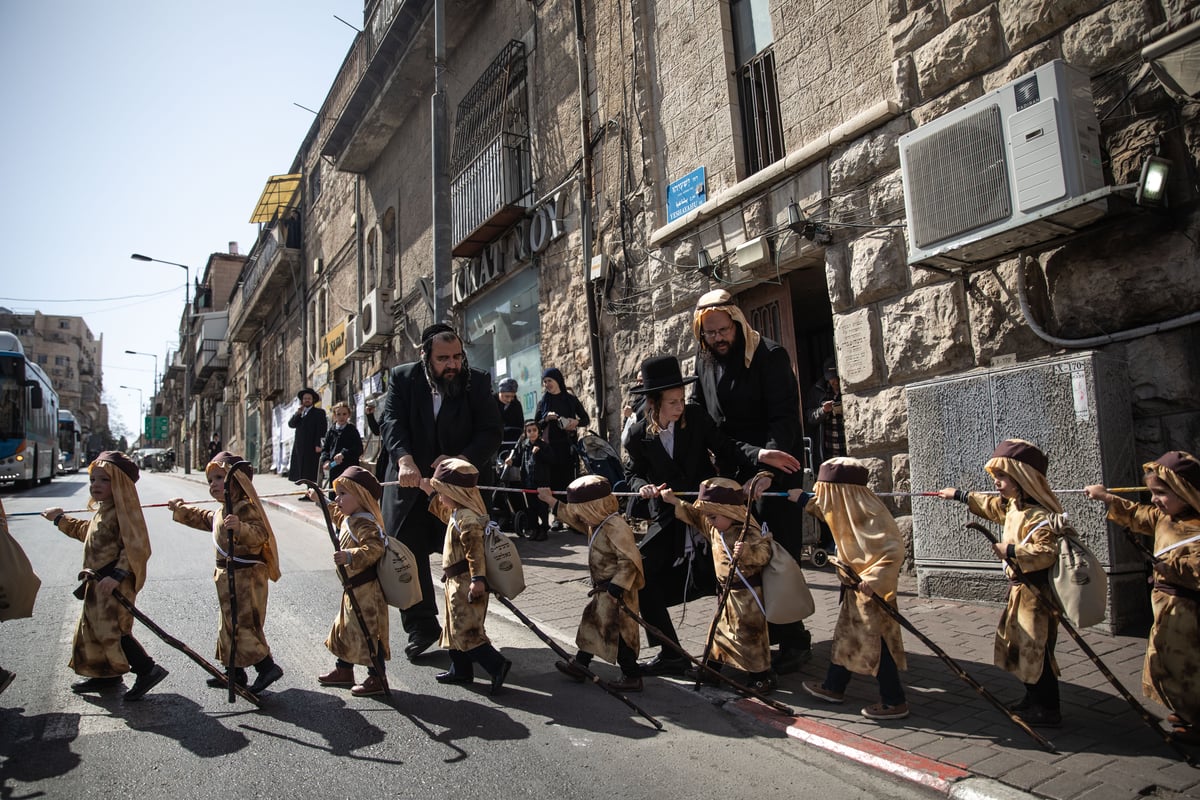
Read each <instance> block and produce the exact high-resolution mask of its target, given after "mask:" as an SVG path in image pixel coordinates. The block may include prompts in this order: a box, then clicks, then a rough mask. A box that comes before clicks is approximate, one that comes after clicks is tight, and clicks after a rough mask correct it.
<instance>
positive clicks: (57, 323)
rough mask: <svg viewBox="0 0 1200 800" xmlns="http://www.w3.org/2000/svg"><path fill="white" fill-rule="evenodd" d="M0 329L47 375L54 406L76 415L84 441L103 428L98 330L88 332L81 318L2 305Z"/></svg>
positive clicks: (104, 413)
mask: <svg viewBox="0 0 1200 800" xmlns="http://www.w3.org/2000/svg"><path fill="white" fill-rule="evenodd" d="M0 330H6V331H10V332H12V333H14V334H16V335H17V337H18V338H19V339H20V340H21V344H22V345H23V346H24V347H25V355H26V356H28V357H29V358H30V359H32V360H33V361H35V362H36V363H37V364H38V366H40V367H41V368H42V369H43V370H44V371H45V373H46V374H47V375H49V376H50V380H51V381H52V382H53V383H54V389H55V391H57V392H58V400H59V407H60V408H64V409H67V410H69V411H71V412H72V413H74V414H75V418H76V419H77V420H78V421H79V423H80V428H81V430H82V432H83V434H84V437H85V440H86V437H87V435H88V434H90V433H92V432H93V431H100V430H105V429H107V428H108V406H107V405H105V404H104V402H103V401H102V399H101V397H102V395H103V389H104V386H103V375H102V371H101V366H102V358H101V356H102V355H103V351H104V336H103V334H101V335H100V337H99V338H96V337H95V336H93V335H92V331H91V328H89V327H88V324H87V322H85V321H84V319H83V317H73V316H66V315H59V314H43V313H42V312H40V311H32V312H15V311H11V310H9V309H7V308H0Z"/></svg>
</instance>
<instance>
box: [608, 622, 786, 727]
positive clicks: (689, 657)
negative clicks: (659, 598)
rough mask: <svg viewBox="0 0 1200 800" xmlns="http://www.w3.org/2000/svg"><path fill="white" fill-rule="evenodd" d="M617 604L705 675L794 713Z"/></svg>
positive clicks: (782, 710)
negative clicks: (708, 662)
mask: <svg viewBox="0 0 1200 800" xmlns="http://www.w3.org/2000/svg"><path fill="white" fill-rule="evenodd" d="M617 605H618V606H620V607H621V610H622V611H624V612H625V613H626V614H628V615H629V616H631V617H633V619H634V621H635V622H637V624H638V625H641V626H642V628H643V629H645V631H646V633H648V634H650V635H651V636H657V637H658V638H660V639H662V641H663V644H664V646H665V647H669V648H671V649H672V650H674V651H675V652H676V653H678V654H679V655H680V656H681V657H682V658H686V659H687V660H688V661H691V662H692V663H693V664H695V665H696V668H697V669H699V670H700V671H701V672H703V673H705V674H707V675H710V676H712V677H713V678H716V679H717V680H719V681H720V682H721V683H724V684H727V685H728V686H729V687H730V688H731V689H733V690H734V691H735V692H737V693H738V694H741V695H745V696H746V697H753V698H754V699H755V700H757V701H759V702H760V703H763V704H764V705H767V706H770V707H771V708H773V709H775V710H776V711H778V712H779V713H780V714H787V715H788V716H795V715H796V710H795V709H794V708H792V707H791V706H785V705H784V704H783V703H780V702H779V701H777V700H772V699H771V698H769V697H767V696H765V695H763V694H762V692H757V691H755V690H754V689H751V688H750V687H749V686H746V685H744V684H741V683H738V682H737V681H735V680H734V679H733V678H731V677H729V676H728V675H726V674H725V673H723V672H717V671H716V670H715V669H713V668H712V667H710V666H708V665H707V664H702V663H701V662H700V659H698V658H696V657H695V656H694V655H692V654H691V653H689V652H688V651H686V650H684V649H683V648H682V647H680V646H679V645H677V644H675V643H674V642H673V641H671V640H670V639H668V638H667V637H665V636H663V632H662V631H660V630H659V629H658V628H657V627H655V626H654V625H651V624H650V623H649V622H647V621H646V620H645V618H643V617H642V615H641V614H638V613H637V612H636V611H634V610H633V609H632V608H630V607H629V606H627V605H626V604H625V601H624V600H621V599H619V598H618V599H617Z"/></svg>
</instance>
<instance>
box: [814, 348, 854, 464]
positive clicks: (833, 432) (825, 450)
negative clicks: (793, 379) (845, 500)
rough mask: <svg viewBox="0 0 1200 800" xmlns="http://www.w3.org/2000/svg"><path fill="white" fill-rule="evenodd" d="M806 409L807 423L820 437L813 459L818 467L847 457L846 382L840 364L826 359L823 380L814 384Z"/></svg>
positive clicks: (817, 440) (815, 437) (816, 441)
mask: <svg viewBox="0 0 1200 800" xmlns="http://www.w3.org/2000/svg"><path fill="white" fill-rule="evenodd" d="M808 402H809V404H810V405H809V406H808V407H807V408H806V409H805V412H804V413H805V417H806V421H807V423H808V424H809V425H811V426H812V427H813V428H814V429H816V432H817V435H816V436H814V437H813V451H814V452H813V457H814V459H815V461H816V463H817V464H822V463H824V462H826V461H828V460H829V459H831V458H837V457H839V456H844V455H846V428H845V425H844V424H843V418H842V382H841V381H840V380H838V372H837V362H836V361H834V360H833V358H827V359H825V367H824V370H823V372H822V376H821V379H820V380H818V381H817V382H816V383H815V384H813V387H812V392H810V393H809V396H808Z"/></svg>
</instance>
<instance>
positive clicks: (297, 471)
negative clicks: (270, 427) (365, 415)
mask: <svg viewBox="0 0 1200 800" xmlns="http://www.w3.org/2000/svg"><path fill="white" fill-rule="evenodd" d="M296 399H297V400H299V401H300V408H298V409H296V413H295V414H292V418H291V419H289V420H288V427H289V428H295V429H296V438H295V440H294V441H293V442H292V461H291V465H290V468H289V469H288V480H292V481H298V480H300V479H301V478H307V479H308V480H310V481H315V480H316V479H317V475H319V474H320V473H319V470H320V458H321V440H322V439H324V438H325V429H326V428H327V427H328V426H329V421H328V420H327V419H326V417H325V412H324V411H323V410H321V409H319V408H317V407H316V404H317V403H319V402H320V401H321V398H320V397H318V396H317V393H316V392H315V391H313V390H312V389H309V388H304V389H301V390H300V391H299V393H298V394H297V395H296ZM301 499H302V500H303V499H306V498H301Z"/></svg>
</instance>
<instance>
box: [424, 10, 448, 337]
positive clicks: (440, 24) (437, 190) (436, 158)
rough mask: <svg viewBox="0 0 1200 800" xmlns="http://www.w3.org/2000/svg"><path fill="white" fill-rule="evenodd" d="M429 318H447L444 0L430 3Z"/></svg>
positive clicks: (438, 320)
mask: <svg viewBox="0 0 1200 800" xmlns="http://www.w3.org/2000/svg"><path fill="white" fill-rule="evenodd" d="M429 102H430V106H431V109H430V117H431V120H432V124H433V133H432V135H433V142H432V144H433V147H432V151H433V321H434V322H445V321H447V320H448V319H449V316H450V315H449V308H448V305H449V304H448V303H447V302H446V299H447V296H448V295H449V291H450V289H449V286H450V175H449V173H448V172H447V170H448V169H449V166H448V165H449V159H448V158H447V154H446V143H447V142H448V141H449V139H450V137H449V135H448V134H447V132H446V2H445V0H434V3H433V97H431V98H430V101H429Z"/></svg>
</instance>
